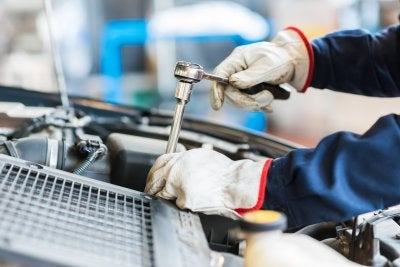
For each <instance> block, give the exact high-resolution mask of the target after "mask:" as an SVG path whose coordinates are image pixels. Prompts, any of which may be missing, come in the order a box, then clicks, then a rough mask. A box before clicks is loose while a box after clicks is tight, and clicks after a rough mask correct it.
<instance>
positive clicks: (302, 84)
mask: <svg viewBox="0 0 400 267" xmlns="http://www.w3.org/2000/svg"><path fill="white" fill-rule="evenodd" d="M285 30H291V31H294V32H296V33H297V34H298V36H299V37H300V39H301V40H302V41H303V44H304V49H305V50H306V52H307V56H308V62H307V63H308V64H307V65H308V66H305V64H300V65H299V66H296V70H295V73H302V72H303V71H304V70H302V69H301V68H305V67H307V75H300V76H298V77H297V79H298V81H296V77H295V79H294V80H295V81H294V84H295V86H294V87H295V88H296V90H297V91H298V92H300V93H304V92H305V91H306V90H307V88H308V87H310V84H311V80H312V76H313V72H314V52H313V49H312V46H311V44H310V42H309V41H308V39H307V37H306V36H305V35H304V33H303V32H302V31H301V30H300V29H298V28H296V27H292V26H290V27H287V28H286V29H285ZM295 75H296V74H295Z"/></svg>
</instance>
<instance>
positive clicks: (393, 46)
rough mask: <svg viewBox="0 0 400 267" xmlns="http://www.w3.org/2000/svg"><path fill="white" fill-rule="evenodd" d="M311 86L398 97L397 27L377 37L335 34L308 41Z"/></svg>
mask: <svg viewBox="0 0 400 267" xmlns="http://www.w3.org/2000/svg"><path fill="white" fill-rule="evenodd" d="M312 47H313V51H314V73H313V79H312V81H311V86H312V87H315V88H321V89H324V88H327V89H331V90H335V91H341V92H347V93H353V94H360V95H366V96H386V97H394V96H400V26H392V27H390V28H388V29H386V30H383V31H381V32H379V33H377V34H370V33H368V32H366V31H364V30H347V31H339V32H336V33H332V34H329V35H326V36H325V37H322V38H319V39H315V40H313V41H312Z"/></svg>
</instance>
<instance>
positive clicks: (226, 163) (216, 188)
mask: <svg viewBox="0 0 400 267" xmlns="http://www.w3.org/2000/svg"><path fill="white" fill-rule="evenodd" d="M270 161H271V160H270V159H267V160H266V161H260V162H254V161H251V160H238V161H233V160H231V159H229V158H228V157H226V156H225V155H223V154H221V153H218V152H216V151H213V150H210V149H205V148H198V149H192V150H189V151H184V152H180V153H170V154H165V155H162V156H160V157H159V158H158V159H157V160H156V162H155V164H154V165H153V167H152V168H151V170H150V172H149V175H148V177H147V184H146V188H145V192H146V193H148V194H155V195H156V196H159V197H162V198H165V199H176V204H177V206H178V207H180V208H187V209H190V210H192V211H196V212H203V213H206V214H219V215H224V216H226V217H230V218H238V216H239V214H240V213H242V212H245V211H249V210H254V209H259V208H261V205H262V203H263V201H264V191H265V186H266V176H267V171H268V168H269V164H270Z"/></svg>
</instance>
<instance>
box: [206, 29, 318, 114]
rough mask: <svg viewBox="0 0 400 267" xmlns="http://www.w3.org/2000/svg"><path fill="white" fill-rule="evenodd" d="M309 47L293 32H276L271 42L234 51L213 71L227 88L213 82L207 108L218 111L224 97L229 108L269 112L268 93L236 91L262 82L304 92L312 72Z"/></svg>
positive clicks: (245, 46)
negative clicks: (225, 80) (209, 103)
mask: <svg viewBox="0 0 400 267" xmlns="http://www.w3.org/2000/svg"><path fill="white" fill-rule="evenodd" d="M313 60H314V59H313V52H312V48H311V45H310V43H309V42H308V41H307V39H306V38H305V37H304V35H303V34H302V32H301V31H300V30H298V29H296V28H288V29H286V30H283V31H280V32H279V33H278V34H277V35H276V37H275V38H274V39H273V40H272V41H271V42H258V43H253V44H249V45H243V46H239V47H237V48H235V49H234V50H233V52H232V53H231V54H230V55H229V56H228V57H227V58H226V59H225V60H224V61H222V62H221V63H220V64H219V65H218V66H217V67H216V68H215V69H214V74H215V75H218V76H222V77H224V78H229V85H226V84H223V83H217V82H213V83H212V85H211V89H210V101H211V106H212V108H213V109H215V110H219V109H220V108H221V107H222V104H223V102H224V96H226V98H227V99H228V101H229V102H231V103H232V104H234V105H236V106H238V107H240V108H243V109H245V110H249V111H267V112H270V111H272V108H271V106H270V104H271V102H272V101H273V100H274V97H273V95H272V94H271V93H270V92H269V91H262V92H259V93H257V94H255V95H249V94H246V93H243V92H241V91H240V89H247V88H250V87H252V86H254V85H257V84H259V83H262V82H266V83H269V84H274V85H279V84H284V83H286V84H288V85H289V86H287V87H293V88H294V89H296V90H297V91H298V92H304V91H305V90H306V89H307V87H308V86H309V84H310V81H311V77H312V72H313V64H314V63H313Z"/></svg>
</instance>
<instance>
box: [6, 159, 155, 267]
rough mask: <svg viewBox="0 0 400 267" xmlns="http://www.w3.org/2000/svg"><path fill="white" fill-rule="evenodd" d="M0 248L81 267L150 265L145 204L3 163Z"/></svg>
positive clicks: (149, 230)
mask: <svg viewBox="0 0 400 267" xmlns="http://www.w3.org/2000/svg"><path fill="white" fill-rule="evenodd" d="M0 168H1V171H0V245H3V246H4V244H7V245H9V246H10V247H18V250H20V251H23V252H25V253H28V254H29V253H31V254H34V255H36V256H37V255H40V256H42V257H44V258H47V259H48V258H50V259H53V260H59V259H60V258H61V259H62V260H64V259H65V260H66V262H69V263H72V264H73V265H85V266H154V257H153V235H152V221H151V208H152V207H151V202H150V201H148V200H146V199H145V198H143V197H141V195H139V194H138V196H135V195H134V194H130V195H125V194H122V193H120V192H116V191H112V190H105V189H103V188H98V187H96V186H95V185H92V184H89V183H84V182H76V181H72V180H69V179H67V178H65V177H60V176H58V175H52V174H48V173H44V172H41V171H40V169H39V168H38V169H34V168H32V167H25V166H24V165H21V166H19V165H16V164H10V163H5V164H3V165H0Z"/></svg>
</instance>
